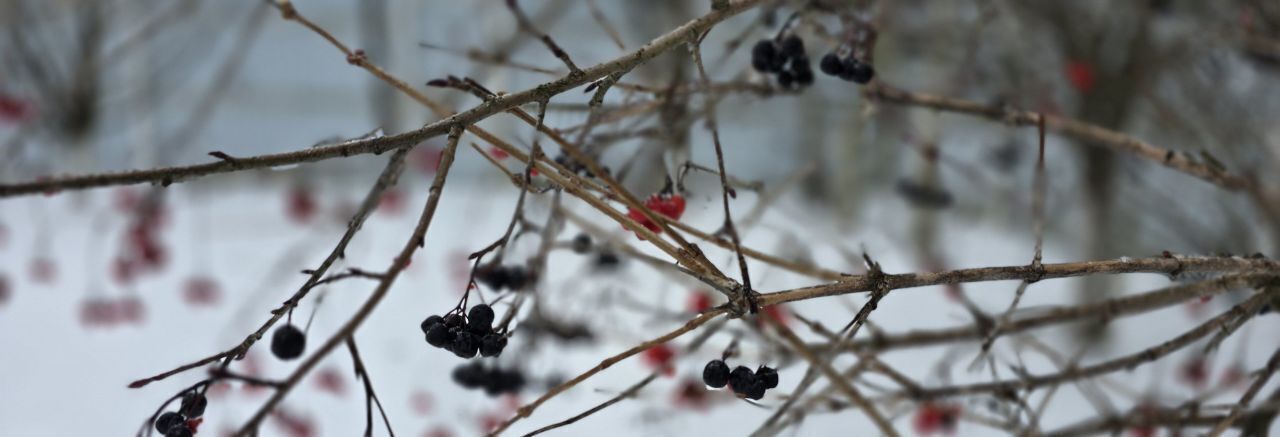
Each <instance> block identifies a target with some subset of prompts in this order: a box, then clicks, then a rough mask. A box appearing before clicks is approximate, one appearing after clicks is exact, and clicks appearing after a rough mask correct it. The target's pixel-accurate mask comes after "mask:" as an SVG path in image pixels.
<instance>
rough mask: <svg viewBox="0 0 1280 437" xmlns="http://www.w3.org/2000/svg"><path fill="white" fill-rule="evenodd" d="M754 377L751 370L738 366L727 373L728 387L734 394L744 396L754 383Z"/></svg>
mask: <svg viewBox="0 0 1280 437" xmlns="http://www.w3.org/2000/svg"><path fill="white" fill-rule="evenodd" d="M755 379H756V375H755V374H753V373H751V369H748V368H746V367H744V366H738V367H735V368H734V369H733V372H730V373H729V387H730V388H732V389H733V392H734V393H738V394H746V393H747V389H748V388H750V387H751V384H752V383H753V382H755Z"/></svg>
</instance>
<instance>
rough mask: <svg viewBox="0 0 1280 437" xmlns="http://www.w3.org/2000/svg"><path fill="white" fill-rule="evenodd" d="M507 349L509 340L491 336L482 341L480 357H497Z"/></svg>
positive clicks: (499, 336)
mask: <svg viewBox="0 0 1280 437" xmlns="http://www.w3.org/2000/svg"><path fill="white" fill-rule="evenodd" d="M506 347H507V338H506V337H503V336H501V335H498V334H489V335H486V336H484V338H481V339H480V356H482V357H496V356H498V355H501V354H502V350H503V349H506Z"/></svg>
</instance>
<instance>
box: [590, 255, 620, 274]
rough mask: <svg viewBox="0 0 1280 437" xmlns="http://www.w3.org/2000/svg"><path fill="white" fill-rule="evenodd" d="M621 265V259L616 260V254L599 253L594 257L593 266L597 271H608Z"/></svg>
mask: <svg viewBox="0 0 1280 437" xmlns="http://www.w3.org/2000/svg"><path fill="white" fill-rule="evenodd" d="M621 263H622V259H621V258H618V254H616V253H613V252H609V251H601V252H600V254H598V255H596V263H595V264H596V268H597V269H603V270H610V269H613V268H615V267H618V264H621Z"/></svg>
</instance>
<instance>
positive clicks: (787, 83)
mask: <svg viewBox="0 0 1280 437" xmlns="http://www.w3.org/2000/svg"><path fill="white" fill-rule="evenodd" d="M795 82H796V77H795V76H793V75H791V72H790V71H780V72H778V85H781V86H782V87H783V88H791V85H793V84H795Z"/></svg>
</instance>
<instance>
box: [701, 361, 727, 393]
mask: <svg viewBox="0 0 1280 437" xmlns="http://www.w3.org/2000/svg"><path fill="white" fill-rule="evenodd" d="M702 382H703V383H705V384H707V386H708V387H711V388H721V387H724V385H725V384H728V383H729V365H728V364H725V363H724V361H723V360H713V361H711V362H708V363H707V365H706V367H703V368H702Z"/></svg>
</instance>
